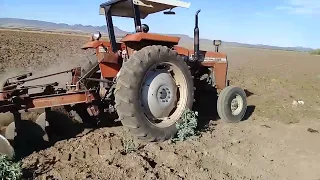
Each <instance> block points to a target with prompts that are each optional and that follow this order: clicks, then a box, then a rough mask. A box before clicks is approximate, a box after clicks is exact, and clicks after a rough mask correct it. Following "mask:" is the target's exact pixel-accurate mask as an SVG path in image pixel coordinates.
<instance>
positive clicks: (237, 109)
mask: <svg viewBox="0 0 320 180" xmlns="http://www.w3.org/2000/svg"><path fill="white" fill-rule="evenodd" d="M230 108H231V112H232V115H234V116H237V115H239V114H240V113H241V111H242V109H243V99H242V97H241V96H240V95H238V94H237V95H236V96H235V98H233V99H232V101H231V107H230Z"/></svg>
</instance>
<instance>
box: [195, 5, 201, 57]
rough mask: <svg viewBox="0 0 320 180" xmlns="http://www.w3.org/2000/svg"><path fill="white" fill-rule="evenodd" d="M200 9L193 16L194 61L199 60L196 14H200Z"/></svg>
mask: <svg viewBox="0 0 320 180" xmlns="http://www.w3.org/2000/svg"><path fill="white" fill-rule="evenodd" d="M200 11H201V9H199V10H198V11H197V12H196V16H195V18H196V19H195V27H194V58H195V60H196V61H198V60H199V58H200V56H199V51H200V46H199V27H198V14H199V13H200Z"/></svg>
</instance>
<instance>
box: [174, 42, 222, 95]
mask: <svg viewBox="0 0 320 180" xmlns="http://www.w3.org/2000/svg"><path fill="white" fill-rule="evenodd" d="M174 49H175V50H176V51H177V52H178V54H181V55H184V56H187V57H189V58H192V57H193V55H194V51H193V50H189V49H187V48H184V47H179V46H174ZM199 61H200V63H201V65H203V66H206V67H209V68H212V70H213V72H214V76H215V81H216V86H217V89H219V90H221V89H223V88H225V87H226V86H227V75H228V74H227V73H228V61H227V55H226V54H223V53H219V52H209V51H200V60H199Z"/></svg>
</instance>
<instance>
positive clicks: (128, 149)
mask: <svg viewBox="0 0 320 180" xmlns="http://www.w3.org/2000/svg"><path fill="white" fill-rule="evenodd" d="M123 145H124V152H125V153H127V154H129V153H132V152H134V151H136V149H137V148H136V146H135V144H134V141H133V139H128V140H124V142H123Z"/></svg>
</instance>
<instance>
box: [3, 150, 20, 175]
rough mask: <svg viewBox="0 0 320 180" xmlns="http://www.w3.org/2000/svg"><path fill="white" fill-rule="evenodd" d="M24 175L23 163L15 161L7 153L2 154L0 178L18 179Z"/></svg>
mask: <svg viewBox="0 0 320 180" xmlns="http://www.w3.org/2000/svg"><path fill="white" fill-rule="evenodd" d="M21 177H22V168H21V163H20V162H19V163H15V162H13V161H11V160H9V158H8V157H7V156H5V155H0V179H1V180H18V179H21Z"/></svg>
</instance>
